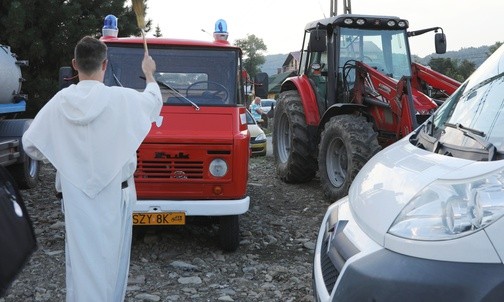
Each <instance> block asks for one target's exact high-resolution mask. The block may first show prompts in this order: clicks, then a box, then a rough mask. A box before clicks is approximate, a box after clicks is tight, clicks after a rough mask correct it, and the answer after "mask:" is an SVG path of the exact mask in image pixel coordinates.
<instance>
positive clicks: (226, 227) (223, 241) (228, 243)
mask: <svg viewBox="0 0 504 302" xmlns="http://www.w3.org/2000/svg"><path fill="white" fill-rule="evenodd" d="M219 223H220V224H219V242H220V245H221V248H222V250H223V251H225V252H234V251H236V249H238V246H239V245H240V219H239V215H229V216H220V217H219Z"/></svg>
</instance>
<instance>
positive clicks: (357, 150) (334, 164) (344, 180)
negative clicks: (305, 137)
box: [318, 114, 381, 201]
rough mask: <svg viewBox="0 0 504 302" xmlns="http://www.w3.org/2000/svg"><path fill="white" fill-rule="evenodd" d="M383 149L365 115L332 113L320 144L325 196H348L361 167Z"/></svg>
mask: <svg viewBox="0 0 504 302" xmlns="http://www.w3.org/2000/svg"><path fill="white" fill-rule="evenodd" d="M380 149H381V147H380V145H379V144H378V140H377V135H376V132H374V130H373V128H372V126H371V123H369V122H367V121H366V119H365V118H364V117H362V116H355V115H348V114H347V115H340V116H334V117H332V118H331V119H330V120H329V121H328V122H327V123H326V124H325V126H324V131H323V132H322V134H321V137H320V146H319V157H318V162H319V173H320V182H321V185H322V190H323V192H324V196H325V197H326V198H327V199H328V200H330V201H336V200H338V199H340V198H342V197H344V196H346V195H347V194H348V189H349V188H350V185H351V183H352V181H353V179H354V178H355V176H356V175H357V173H358V172H359V170H360V169H361V168H362V166H364V164H365V163H366V162H367V161H368V160H369V159H370V158H371V157H372V156H373V155H374V154H376V153H377V152H378V151H380Z"/></svg>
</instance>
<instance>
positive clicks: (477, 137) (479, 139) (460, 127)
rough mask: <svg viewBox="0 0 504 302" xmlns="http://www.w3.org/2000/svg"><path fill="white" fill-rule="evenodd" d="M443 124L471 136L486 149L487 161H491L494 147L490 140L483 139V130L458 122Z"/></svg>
mask: <svg viewBox="0 0 504 302" xmlns="http://www.w3.org/2000/svg"><path fill="white" fill-rule="evenodd" d="M445 126H446V127H450V128H454V129H457V130H459V131H462V133H464V135H465V136H467V137H470V138H472V139H473V140H474V141H476V142H477V143H478V144H480V145H481V146H482V147H483V148H484V149H485V150H487V151H488V161H491V160H492V159H493V158H494V155H495V151H496V148H495V146H494V145H493V144H492V143H491V142H489V141H485V140H483V137H485V132H483V131H481V130H477V129H473V128H469V127H465V126H463V125H462V124H460V123H455V124H452V123H445Z"/></svg>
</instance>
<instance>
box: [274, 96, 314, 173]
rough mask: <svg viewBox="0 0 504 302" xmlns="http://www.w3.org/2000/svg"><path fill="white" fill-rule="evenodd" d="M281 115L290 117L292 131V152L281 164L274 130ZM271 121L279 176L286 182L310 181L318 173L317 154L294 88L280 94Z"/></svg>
mask: <svg viewBox="0 0 504 302" xmlns="http://www.w3.org/2000/svg"><path fill="white" fill-rule="evenodd" d="M282 115H285V116H286V117H287V119H288V120H289V128H290V132H291V142H290V145H291V152H290V154H289V157H288V160H287V162H286V163H281V162H280V159H279V156H278V136H279V134H278V132H277V131H279V127H277V125H276V123H278V122H280V119H281V116H282ZM274 123H275V125H274V126H273V137H272V142H273V154H274V156H275V164H276V170H277V174H278V176H279V178H280V179H281V180H282V181H284V182H286V183H302V182H308V181H310V180H312V179H313V178H314V177H315V174H316V172H317V157H316V154H314V153H316V152H313V147H312V146H311V145H310V137H309V133H308V131H307V126H306V120H305V113H304V109H303V106H302V104H301V98H300V97H299V93H298V92H297V91H296V90H290V91H284V92H282V93H281V94H280V98H279V100H278V102H277V105H276V107H275V118H274Z"/></svg>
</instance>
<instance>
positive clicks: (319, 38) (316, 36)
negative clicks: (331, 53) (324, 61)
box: [308, 29, 327, 52]
mask: <svg viewBox="0 0 504 302" xmlns="http://www.w3.org/2000/svg"><path fill="white" fill-rule="evenodd" d="M326 36H327V34H326V31H325V30H323V29H314V30H312V31H311V32H310V41H308V51H310V52H324V51H326V49H327V45H326Z"/></svg>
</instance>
